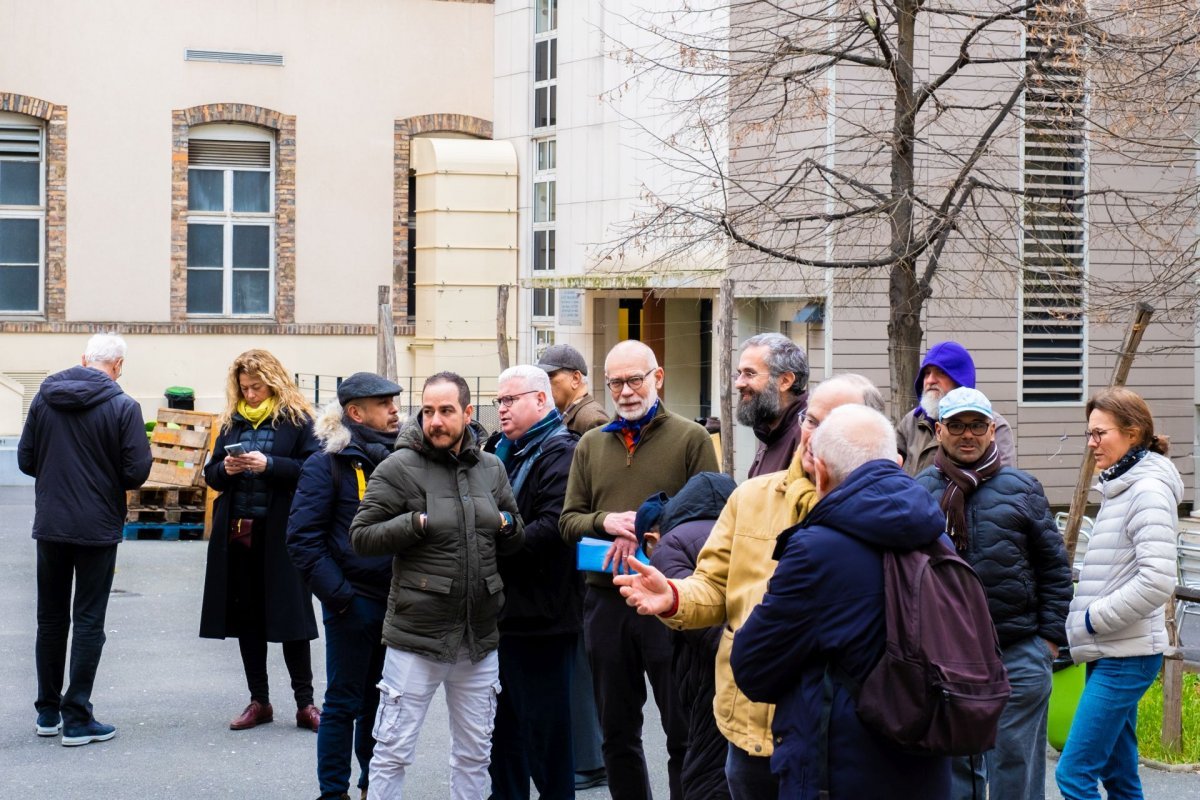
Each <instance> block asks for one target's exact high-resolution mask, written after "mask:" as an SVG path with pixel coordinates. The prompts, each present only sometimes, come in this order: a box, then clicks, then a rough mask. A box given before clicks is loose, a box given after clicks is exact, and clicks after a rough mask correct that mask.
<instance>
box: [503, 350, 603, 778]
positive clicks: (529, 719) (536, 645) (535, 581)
mask: <svg viewBox="0 0 1200 800" xmlns="http://www.w3.org/2000/svg"><path fill="white" fill-rule="evenodd" d="M496 394H497V397H496V405H497V407H498V410H499V415H500V435H499V436H495V437H493V439H492V440H491V442H489V445H488V448H487V449H489V450H492V451H493V452H495V454H496V457H497V458H499V459H500V460H501V461H502V462H503V463H504V469H505V471H506V472H507V473H508V480H509V482H510V483H511V484H512V490H513V495H514V496H515V497H516V499H517V506H518V507H519V508H520V510H521V519H522V520H524V521H525V544H524V546H523V547H522V548H521V550H520V551H519V552H517V553H515V554H513V555H509V556H501V557H500V558H499V562H498V564H499V568H500V576H501V577H502V578H503V579H504V597H505V602H504V610H503V611H501V613H500V622H499V627H500V655H499V660H500V685H501V688H502V691H501V693H500V696H499V698H497V705H496V727H495V728H494V729H493V731H492V761H491V764H490V766H489V768H488V771H489V772H490V774H491V778H492V794H491V797H492V800H529V782H530V780H531V779H532V780H533V784H534V786H536V787H537V790H538V795H539V797H540V798H541V800H564V798H572V797H574V796H575V767H574V763H575V760H574V753H573V751H574V747H573V740H572V737H571V729H572V728H571V674H572V671H573V667H574V661H575V642H576V638H577V637H578V636H579V631H580V629H581V628H582V624H583V581H582V579H581V578H580V575H579V573H578V572H577V571H576V570H575V548H574V547H571V546H570V545H568V544H567V543H566V542H565V541H564V540H563V537H562V534H561V533H560V531H559V526H558V518H559V516H560V515H561V514H562V507H563V496H564V495H565V494H566V491H567V476H568V475H569V474H570V472H571V459H572V457H573V456H574V455H575V444H576V443H577V442H578V441H579V439H578V437H577V436H576V435H575V434H573V433H571V431H570V430H569V429H568V428H567V426H566V423H565V422H564V421H563V417H562V415H561V414H560V413H559V412H558V409H556V408H555V407H554V396H553V394H552V387H551V384H550V378H549V377H548V376H547V375H546V373H545V372H544V371H543V370H542V369H541V368H539V367H534V366H530V365H528V364H522V365H518V366H515V367H511V368H509V369H506V370H505V371H504V372H502V373H501V374H500V378H499V380H498V382H497V389H496Z"/></svg>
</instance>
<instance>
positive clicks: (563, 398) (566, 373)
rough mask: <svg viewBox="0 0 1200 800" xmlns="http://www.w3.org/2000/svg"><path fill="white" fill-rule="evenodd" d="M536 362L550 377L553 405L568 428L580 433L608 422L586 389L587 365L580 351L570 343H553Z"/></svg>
mask: <svg viewBox="0 0 1200 800" xmlns="http://www.w3.org/2000/svg"><path fill="white" fill-rule="evenodd" d="M537 365H538V366H539V367H541V368H542V369H544V370H545V371H546V374H547V375H549V376H550V391H551V392H553V393H554V405H555V406H556V407H557V408H558V413H560V414H562V415H563V422H564V423H566V425H567V428H568V429H569V430H571V431H572V432H574V433H577V434H579V435H580V436H582V435H583V434H585V433H587V432H588V431H590V430H591V429H592V428H598V427H600V426H601V425H607V424H608V421H609V416H608V412H607V411H605V410H604V406H603V405H602V404H601V403H600V401H598V400H597V399H596V398H594V397H592V395H591V393H590V392H589V391H588V380H587V374H588V368H587V362H586V361H584V359H583V354H582V353H580V352H579V351H578V350H576V349H575V348H574V347H571V345H569V344H556V345H553V346H552V347H547V348H546V352H544V353H542V357H541V358H540V359H538V363H537Z"/></svg>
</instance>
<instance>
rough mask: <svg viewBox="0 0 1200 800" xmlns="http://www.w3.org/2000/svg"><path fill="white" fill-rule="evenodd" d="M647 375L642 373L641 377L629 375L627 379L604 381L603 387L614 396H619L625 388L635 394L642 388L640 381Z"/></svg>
mask: <svg viewBox="0 0 1200 800" xmlns="http://www.w3.org/2000/svg"><path fill="white" fill-rule="evenodd" d="M649 374H650V373H649V372H643V373H642V374H641V375H630V376H629V377H628V378H611V379H609V380H606V381H605V382H604V385H605V386H607V387H608V390H609V391H610V392H612V393H614V394H620V393H621V392H623V391H625V387H626V386H628V387H629V388H630V389H633V390H634V391H635V392H636V391H637V390H638V389H640V388H642V381H644V380H646V376H647V375H649Z"/></svg>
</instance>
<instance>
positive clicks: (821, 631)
mask: <svg viewBox="0 0 1200 800" xmlns="http://www.w3.org/2000/svg"><path fill="white" fill-rule="evenodd" d="M945 524H946V521H945V517H944V516H943V515H942V512H941V509H939V508H938V504H937V502H936V501H935V500H934V499H933V497H932V496H931V495H930V494H929V492H927V491H925V490H924V489H922V488H921V487H920V486H918V485H917V484H916V483H915V482H914V481H913V480H912V479H911V478H909V477H908V476H907V475H905V474H904V471H903V470H902V469H900V467H898V466H897V465H896V464H894V463H892V462H890V461H870V462H867V463H866V464H864V465H862V466H861V467H859V468H858V469H856V470H854V471H853V472H851V473H850V474H849V475H848V476H846V479H845V480H844V481H843V482H842V484H841V485H840V486H838V487H837V488H836V489H835V490H834V491H832V492H830V493H829V494H828V495H826V496H825V497H823V498H821V500H819V501H818V502H817V504H816V505H815V506H814V507H813V509H812V511H811V512H809V514H808V516H807V517H806V518H805V519H804V521H803V522H801V523H800V524H799V525H797V526H795V527H793V528H790V529H789V530H787V531H785V532H784V533H783V534H782V535H781V536H780V545H781V547H782V548H783V555H782V557H781V558H780V559H779V566H778V568H777V569H776V570H775V575H774V577H772V578H771V582H770V586H769V587H768V589H767V593H766V595H765V596H764V597H763V602H762V604H761V605H760V606H758V607H757V608H756V609H755V610H754V612H753V613H751V614H750V616H749V618H748V619H747V620H746V624H745V625H743V626H742V628H741V630H740V631H738V633H737V636H736V637H735V639H734V642H733V655H732V664H733V674H734V677H735V679H736V680H737V682H738V686H739V687H740V688H741V689H742V691H744V692H745V693H746V694H747V695H748V696H749V697H750V698H751V699H753V700H756V701H758V702H764V703H771V702H773V703H778V706H777V708H776V712H775V721H774V726H773V728H774V733H775V743H776V745H775V754H774V755H773V756H772V757H771V770H772V771H773V772H774V773H775V774H776V775H778V776H779V780H780V785H779V796H780V797H787V798H799V799H800V800H808V798H816V797H817V796H818V791H819V789H820V782H821V775H822V772H823V770H824V769H825V768H826V766H827V769H828V778H829V791H830V794H829V796H830V797H845V798H850V797H853V798H872V799H873V800H885V798H895V800H912V798H921V800H939V799H940V798H946V797H948V796H949V778H950V759H948V758H931V757H924V756H917V755H911V754H908V753H905V752H902V751H901V750H900V749H899V748H898V747H897V746H896V745H895V744H894V743H892V742H890V741H889V740H887V739H885V738H884V737H882V736H880V735H879V734H877V733H875V732H874V731H872V730H870V729H868V728H866V727H865V726H864V725H863V724H862V722H861V721H860V720H859V718H858V715H857V713H856V711H855V703H854V700H853V699H852V698H851V696H850V694H849V692H848V691H846V689H845V688H844V687H843V686H842V685H841V684H840V683H837V682H834V684H833V687H832V691H833V698H832V709H831V717H830V720H829V738H828V752H827V759H828V761H827V765H822V764H821V763H820V753H821V750H822V747H821V745H822V744H823V743H822V742H821V741H820V737H821V734H820V730H821V726H820V724H819V720H820V719H821V713H822V709H823V707H824V705H825V692H826V689H825V669H826V666H827V665H828V664H831V663H832V664H837V665H840V666H841V667H842V668H843V669H844V670H845V671H846V672H848V673H849V674H850V675H851V677H853V678H854V679H855V680H856V681H861V680H862V679H863V678H864V677H865V676H866V674H867V673H868V672H869V671H870V669H871V668H872V667H874V666H875V664H876V662H878V660H879V658H880V656H881V655H882V654H883V649H884V643H885V639H886V637H885V631H884V596H883V550H884V549H894V550H912V549H915V548H918V547H922V546H925V545H928V544H932V543H933V542H935V541H936V540H937V539H938V537H940V536H941V534H942V531H943V530H944V528H945Z"/></svg>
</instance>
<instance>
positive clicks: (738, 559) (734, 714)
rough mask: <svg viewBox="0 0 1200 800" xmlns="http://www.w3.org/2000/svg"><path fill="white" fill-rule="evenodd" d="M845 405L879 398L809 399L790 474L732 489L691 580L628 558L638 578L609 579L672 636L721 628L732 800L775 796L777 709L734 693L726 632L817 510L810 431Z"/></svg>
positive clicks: (843, 381) (720, 676)
mask: <svg viewBox="0 0 1200 800" xmlns="http://www.w3.org/2000/svg"><path fill="white" fill-rule="evenodd" d="M849 403H860V404H862V405H866V406H869V407H871V408H874V409H875V410H876V411H881V412H882V411H883V396H882V395H881V394H880V393H879V390H878V389H876V388H875V386H874V384H872V383H871V382H870V381H869V380H867V379H866V378H864V377H862V376H861V375H849V374H848V375H838V376H836V377H833V378H830V379H829V380H827V381H825V382H823V383H822V384H821V385H820V386H818V387H817V389H816V390H815V391H814V392H813V393H812V396H811V397H810V399H809V401H808V410H807V412H806V413H805V416H804V421H803V423H802V426H801V432H800V446H799V447H798V448H796V453H795V455H794V456H793V457H792V461H791V464H790V465H789V466H788V469H787V470H786V471H784V472H773V473H770V474H767V475H760V476H758V477H757V478H751V479H750V480H748V481H746V482H745V483H743V484H742V485H741V486H739V487H738V488H737V489H736V490H735V491H734V493H733V495H732V496H731V497H730V498H729V502H728V503H727V504H726V505H725V510H724V511H722V512H721V516H720V518H719V519H718V520H717V524H716V526H715V527H714V528H713V531H712V534H710V535H709V537H708V541H707V542H706V543H705V545H704V548H703V549H702V550H701V551H700V555H699V558H698V559H697V564H696V571H695V573H693V574H692V575H691V577H688V578H685V579H683V580H668V579H667V578H665V577H664V576H663V575H662V573H661V572H659V571H658V570H656V569H654V568H653V567H650V566H647V565H643V564H641V563H640V562H639V563H636V564H635V563H634V561H635V560H634V559H630V560H629V563H630V565H631V566H633V567H634V569H635V570H636V574H632V575H618V576H617V577H615V578H614V579H613V582H614V583H615V584H617V585H618V586H619V587H620V589H621V594H622V595H623V596H624V597H625V602H627V603H628V604H629V605H631V606H634V607H635V608H637V610H638V613H639V614H655V615H658V617H659V619H661V620H662V621H663V623H665V624H666V625H667V626H669V627H671V628H675V629H686V628H706V627H709V626H711V625H720V624H724V625H725V630H724V632H723V633H722V636H721V644H720V647H719V648H718V650H717V665H716V667H717V675H716V683H717V687H716V689H717V691H716V698H715V699H714V700H713V711H714V713H715V715H716V720H717V727H718V728H720V730H721V733H722V734H724V735H725V738H726V739H728V740H729V755H728V757H727V759H726V762H725V776H726V779H727V780H728V782H729V792H730V795H731V796H732V797H733V800H771V799H772V798H775V797H777V796H778V791H779V789H778V781H777V779H776V778H775V776H774V775H772V774H771V765H770V756H771V753H772V751H773V749H774V746H773V740H772V736H771V717H772V715H773V714H774V711H775V707H774V706H772V705H767V704H764V703H753V702H751V701H750V700H748V699H746V697H745V696H744V695H743V694H742V693H741V692H740V691H738V688H737V685H736V684H735V683H734V680H733V672H732V670H731V669H730V666H729V651H730V648H731V647H732V646H733V634H734V632H735V631H737V629H738V628H740V627H741V625H742V623H743V622H744V621H745V619H746V617H748V616H749V615H750V612H751V611H752V610H753V609H754V607H755V606H756V605H758V604H759V603H760V602H762V598H763V594H764V593H765V592H766V590H767V582H768V581H769V580H770V579H771V575H772V574H774V572H775V563H776V562H775V560H774V559H773V558H772V553H773V551H774V549H775V539H776V537H777V536H778V534H779V533H780V531H782V530H784V529H786V528H790V527H791V526H792V525H795V524H796V523H797V522H799V521H800V520H801V519H803V518H804V516H805V515H806V514H808V512H809V510H810V509H811V508H812V507H813V506H814V505H815V504H816V502H817V496H816V487H815V486H814V485H813V483H812V481H811V479H810V478H809V476H810V475H811V474H812V472H811V470H812V463H811V459H812V456H811V454H810V453H809V451H808V445H809V439H810V438H811V437H812V432H813V431H814V430H816V428H817V427H818V426H819V425H820V424H821V421H822V420H824V419H825V417H826V416H827V415H828V414H829V412H830V411H832V410H833V409H835V408H837V407H838V406H841V405H846V404H849Z"/></svg>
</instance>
